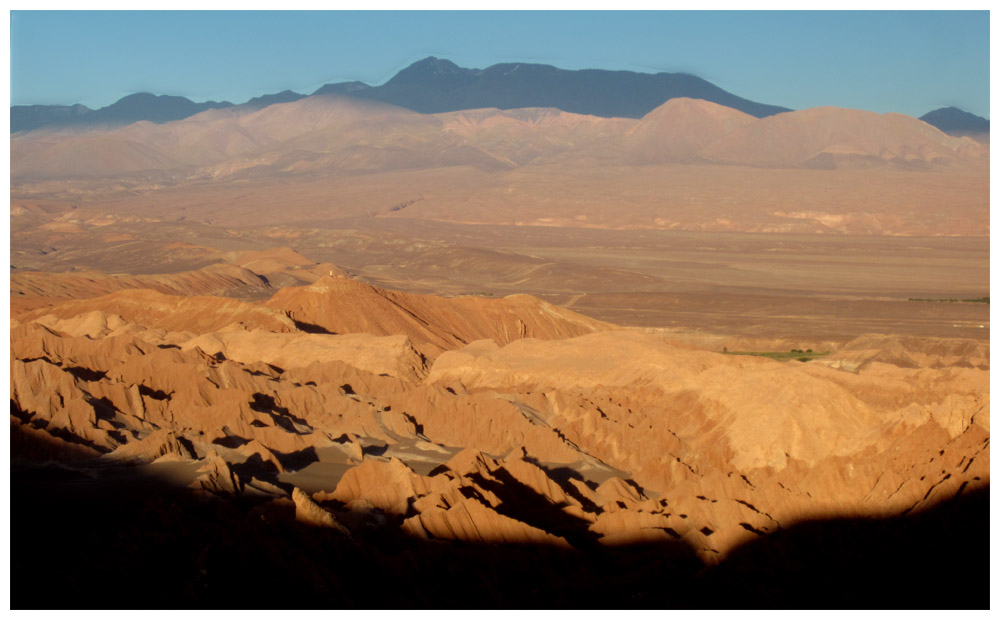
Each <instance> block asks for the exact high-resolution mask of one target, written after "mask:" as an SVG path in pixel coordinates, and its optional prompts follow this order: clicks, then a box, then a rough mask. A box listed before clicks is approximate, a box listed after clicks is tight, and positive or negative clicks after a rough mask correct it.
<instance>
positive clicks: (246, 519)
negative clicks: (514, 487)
mask: <svg viewBox="0 0 1000 620" xmlns="http://www.w3.org/2000/svg"><path fill="white" fill-rule="evenodd" d="M12 443H13V447H14V452H15V455H17V453H18V452H19V451H20V450H26V449H34V450H38V449H41V447H40V446H38V445H37V444H36V443H34V442H32V441H31V440H26V439H25V438H24V437H23V436H22V435H20V434H19V433H18V432H17V430H16V429H14V433H13V437H12ZM26 444H27V445H26ZM29 445H30V448H29ZM15 458H16V457H15ZM11 482H12V487H11V500H12V503H13V505H15V506H18V510H17V511H15V512H14V513H13V515H12V517H13V518H12V522H11V531H12V534H13V536H12V563H11V593H12V599H11V602H12V607H14V608H20V609H25V608H28V609H31V608H119V609H121V608H177V607H181V608H183V607H213V608H214V607H223V608H302V607H321V608H372V607H374V608H418V609H420V608H428V607H430V608H666V609H670V608H883V607H884V608H897V609H908V608H925V609H926V608H963V609H964V608H978V609H982V608H986V607H988V606H989V545H988V544H987V543H986V541H985V540H982V539H981V537H979V536H975V535H974V534H972V533H974V532H981V533H985V532H988V528H989V491H988V487H980V488H979V489H976V490H966V491H965V492H963V493H960V494H958V495H956V496H955V497H953V498H950V499H947V500H944V501H943V502H941V503H939V504H937V505H935V506H933V507H930V508H928V509H926V510H924V511H921V512H918V513H915V514H909V515H906V516H901V517H892V518H881V519H876V518H860V519H857V518H856V519H846V518H842V519H832V520H822V519H820V520H809V521H804V522H800V523H795V524H790V525H789V526H788V527H787V528H786V529H784V530H782V531H780V532H778V533H775V534H772V535H770V536H767V537H765V538H762V539H759V540H756V541H753V542H750V543H747V544H745V545H743V546H741V547H739V548H737V549H736V550H734V551H733V553H732V554H730V555H729V556H728V557H727V558H726V559H725V560H724V561H722V562H721V563H719V564H716V565H713V566H711V567H708V568H706V567H705V565H704V564H703V563H702V562H701V561H700V560H699V559H698V558H697V556H696V554H695V553H694V552H693V550H692V549H690V548H689V547H688V546H687V545H686V544H685V543H684V542H682V541H672V542H666V541H664V542H636V543H630V544H624V545H620V546H614V547H604V546H601V545H599V544H596V543H594V542H591V543H590V544H586V545H581V546H579V547H576V548H565V547H561V546H557V545H552V544H545V543H520V544H518V543H506V544H483V543H481V542H468V543H463V544H448V543H441V542H436V541H428V540H426V539H424V538H421V537H414V536H412V535H409V534H407V533H405V532H403V531H402V530H400V529H399V527H398V526H399V519H398V518H396V519H392V518H385V517H384V516H383V517H382V518H379V519H376V518H373V516H372V514H371V513H366V512H361V513H350V512H347V513H340V518H341V519H342V520H343V521H345V522H356V523H360V524H361V525H360V526H358V527H356V528H354V529H352V531H351V533H350V535H349V536H348V535H345V534H343V533H341V532H339V531H335V530H333V529H331V528H329V527H322V526H316V525H312V524H308V523H302V522H300V521H296V519H295V515H296V509H295V506H294V505H292V504H291V502H287V503H285V504H278V505H275V504H273V502H268V501H267V500H262V499H259V498H256V499H250V498H242V499H240V498H225V497H204V496H200V495H199V494H196V493H194V492H192V491H191V490H190V489H185V488H183V487H179V486H172V485H170V484H169V483H168V482H165V481H163V480H162V479H160V478H158V477H155V476H152V475H149V474H139V473H137V472H136V471H134V470H130V471H127V472H122V471H115V470H114V469H111V470H108V471H104V472H102V473H101V474H99V475H98V476H97V477H96V478H89V477H87V476H86V475H84V474H81V473H80V472H79V471H77V470H74V469H69V468H65V467H62V466H60V465H56V464H50V465H48V466H37V465H34V466H28V465H24V464H22V463H21V462H19V461H18V460H15V466H14V471H13V473H12V478H11ZM524 504H525V505H524V506H522V509H523V510H529V511H530V510H531V508H532V504H534V508H535V509H537V510H539V512H542V511H543V510H544V506H545V505H546V503H545V500H544V498H541V497H535V498H534V499H532V498H531V497H526V498H524ZM562 520H563V521H566V522H567V523H565V524H563V526H564V527H572V524H571V523H569V522H570V521H572V517H568V516H563V518H562ZM29 533H31V534H33V535H32V536H28V535H27V534H29ZM54 558H57V559H56V560H54ZM920 582H930V584H932V585H929V586H928V587H927V588H924V589H922V590H921V592H920V595H919V596H914V595H913V592H912V590H911V587H912V584H913V583H920ZM53 592H58V593H59V596H58V598H53V597H52V593H53Z"/></svg>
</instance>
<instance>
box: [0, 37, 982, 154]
mask: <svg viewBox="0 0 1000 620" xmlns="http://www.w3.org/2000/svg"><path fill="white" fill-rule="evenodd" d="M312 94H313V95H341V96H347V97H351V98H355V99H363V100H369V101H381V102H384V103H390V104H393V105H396V106H399V107H403V108H407V109H409V110H413V111H415V112H421V113H424V114H433V113H440V112H453V111H457V110H472V109H479V108H499V109H501V110H510V109H518V108H556V109H559V110H563V111H565V112H573V113H576V114H588V115H592V116H600V117H606V118H613V117H617V118H634V119H638V118H642V117H644V116H645V115H646V114H648V113H649V112H651V111H652V110H653V109H655V108H657V107H658V106H660V105H662V104H663V103H664V102H666V101H669V100H671V99H676V98H691V99H701V100H704V101H710V102H713V103H717V104H719V105H722V106H725V107H727V108H732V109H734V110H739V111H741V112H744V113H746V114H749V115H750V116H753V117H756V118H765V117H768V116H772V115H774V114H779V113H781V112H788V111H790V110H789V108H784V107H781V106H776V105H768V104H763V103H757V102H754V101H750V100H748V99H744V98H742V97H738V96H736V95H734V94H732V93H729V92H727V91H725V90H722V89H721V88H719V87H717V86H715V85H714V84H711V83H710V82H707V81H705V80H703V79H701V78H699V77H696V76H693V75H689V74H685V73H637V72H634V71H606V70H600V69H584V70H579V71H570V70H565V69H558V68H556V67H553V66H550V65H542V64H531V63H504V64H497V65H493V66H491V67H487V68H486V69H465V68H463V67H459V66H458V65H456V64H455V63H453V62H451V61H449V60H444V59H440V58H435V57H433V56H431V57H428V58H425V59H423V60H420V61H417V62H415V63H413V64H412V65H410V66H409V67H407V68H405V69H403V70H402V71H400V72H399V73H397V74H396V75H395V76H394V77H393V78H392V79H390V80H389V81H388V82H386V83H385V84H382V85H381V86H369V85H368V84H365V83H363V82H339V83H336V84H326V85H324V86H322V87H321V88H319V89H318V90H316V92H314V93H312ZM308 96H310V95H304V94H300V93H296V92H293V91H290V90H286V91H283V92H280V93H275V94H269V95H262V96H260V97H254V98H253V99H250V100H249V101H247V102H246V103H242V104H238V105H237V104H233V103H230V102H228V101H218V102H217V101H207V102H204V103H195V102H193V101H191V100H189V99H186V98H184V97H175V96H169V95H151V94H149V93H138V94H134V95H128V96H127V97H124V98H122V99H120V100H119V101H117V102H115V103H113V104H112V105H109V106H107V107H104V108H100V109H98V110H92V109H90V108H88V107H86V106H84V105H80V104H77V105H72V106H59V105H52V106H45V105H27V106H12V107H11V109H10V130H11V132H12V133H13V132H18V131H30V130H33V129H39V128H42V127H69V126H77V127H87V126H105V127H115V126H121V125H128V124H130V123H134V122H136V121H150V122H153V123H165V122H168V121H175V120H182V119H185V118H188V117H190V116H193V115H195V114H198V113H200V112H204V111H205V110H210V109H224V108H233V109H236V110H241V111H248V110H254V109H261V108H265V107H267V106H269V105H272V104H275V103H291V102H293V101H298V100H300V99H304V98H305V97H308ZM921 120H923V121H925V122H927V123H929V124H931V125H933V126H935V127H937V128H938V129H940V130H942V131H944V132H945V133H949V134H951V135H959V136H965V135H981V134H988V133H989V121H988V120H986V119H984V118H981V117H978V116H975V115H974V114H969V113H968V112H963V111H962V110H959V109H957V108H942V109H940V110H934V111H933V112H929V113H928V114H925V115H924V116H923V117H921Z"/></svg>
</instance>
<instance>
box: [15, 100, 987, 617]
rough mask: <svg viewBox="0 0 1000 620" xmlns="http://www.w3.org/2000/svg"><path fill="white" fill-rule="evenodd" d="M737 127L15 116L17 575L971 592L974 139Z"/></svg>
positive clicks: (820, 602) (507, 601) (540, 603)
mask: <svg viewBox="0 0 1000 620" xmlns="http://www.w3.org/2000/svg"><path fill="white" fill-rule="evenodd" d="M745 116H746V115H742V116H741V113H738V112H735V111H732V110H727V109H725V108H721V107H720V106H715V105H714V104H706V103H705V102H694V101H691V100H683V101H673V102H668V104H665V105H664V106H663V107H661V108H658V109H657V110H654V111H653V112H651V113H650V115H648V116H647V117H646V118H644V119H640V120H638V121H635V120H630V119H597V118H595V117H582V116H580V115H570V114H566V113H563V112H558V111H553V110H550V111H545V110H542V111H539V110H521V111H517V110H515V111H505V112H501V111H496V110H485V111H465V112H457V113H448V114H437V115H420V114H416V113H412V112H408V111H405V110H401V109H399V108H392V107H391V106H382V105H381V104H379V105H360V104H356V103H347V102H345V101H344V100H340V99H336V98H323V97H313V98H309V99H304V100H302V101H299V102H295V103H292V104H282V105H276V106H271V107H269V108H265V109H264V110H261V111H259V112H254V113H253V114H247V115H243V116H233V115H229V116H227V115H224V114H220V113H219V112H218V111H209V112H206V113H203V114H202V115H198V116H197V117H193V118H192V119H187V120H185V121H177V122H173V123H167V124H164V125H152V124H150V123H138V124H136V125H132V126H129V127H126V128H123V129H118V130H113V131H86V132H76V133H73V132H62V133H60V132H41V131H40V132H29V133H26V134H17V135H15V136H14V137H12V188H11V207H12V209H11V230H12V236H11V246H12V247H11V271H10V274H11V275H10V294H11V448H12V467H13V473H12V499H13V500H14V508H12V533H13V532H18V533H19V534H20V533H24V534H25V536H15V537H14V544H13V549H12V589H13V591H14V592H15V594H14V598H13V599H12V601H13V602H14V603H15V606H27V607H31V606H36V605H41V606H47V603H46V602H45V601H47V600H48V599H43V598H40V597H44V596H46V592H48V591H52V590H54V591H58V592H60V593H61V595H62V596H65V597H66V598H65V600H64V602H59V601H56V602H54V603H51V604H52V605H54V606H63V605H66V606H73V607H75V606H84V607H87V606H98V607H104V606H110V607H119V606H121V607H128V606H135V605H138V606H154V607H155V606H167V607H176V606H181V607H185V606H199V607H200V606H212V607H214V606H226V607H272V606H273V607H334V608H351V607H405V608H412V607H469V606H471V607H735V608H754V607H792V608H796V607H857V606H862V607H869V606H871V607H903V608H911V607H914V606H916V607H987V606H988V586H987V585H986V584H987V582H988V577H989V564H988V562H989V552H988V544H987V543H988V533H989V529H988V527H989V526H988V520H989V511H988V504H989V498H988V493H989V391H990V390H989V328H990V322H989V304H988V297H989V208H988V207H989V205H988V186H989V176H988V156H989V154H988V147H986V146H984V145H982V144H979V143H974V142H972V141H971V140H967V139H957V138H950V137H948V136H944V134H941V133H940V132H937V131H936V130H934V129H933V128H930V127H929V126H926V125H925V124H923V123H921V122H919V121H916V120H915V119H910V118H909V117H902V116H901V115H871V114H870V113H862V112H859V111H841V110H836V109H832V108H822V109H817V110H812V111H802V112H794V113H787V114H782V115H778V116H775V117H772V118H770V119H764V120H760V121H758V120H756V119H752V118H750V117H747V118H743V117H745ZM782 117H784V118H782ZM678 127H683V128H686V129H685V130H684V131H678V130H677V128H678ZM983 299H985V300H986V301H985V302H984V301H981V300H983ZM949 300H952V301H949ZM976 300H979V301H976ZM793 350H794V351H793ZM737 353H742V355H737ZM750 353H753V355H750ZM760 354H768V355H760ZM28 534H32V535H30V536H29V535H28ZM54 556H58V557H60V558H64V561H60V562H59V563H58V567H57V568H56V569H52V568H51V566H50V564H51V560H50V558H52V557H54ZM43 572H45V573H46V574H48V575H49V577H47V578H46V579H45V580H40V579H36V578H35V575H39V574H42V573H43ZM918 582H919V583H928V582H930V583H933V584H934V587H929V586H928V587H927V588H926V592H925V594H923V595H922V597H920V598H918V599H915V598H914V597H913V593H912V591H911V590H912V584H913V583H918ZM255 584H259V585H255ZM904 585H906V586H907V587H903V586H904ZM110 592H114V594H113V595H112V594H110ZM373 597H374V598H373ZM40 601H41V602H40Z"/></svg>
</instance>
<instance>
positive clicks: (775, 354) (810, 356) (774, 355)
mask: <svg viewBox="0 0 1000 620" xmlns="http://www.w3.org/2000/svg"><path fill="white" fill-rule="evenodd" d="M722 352H723V353H725V354H726V355H755V356H757V357H767V358H770V359H772V360H778V361H779V362H787V361H790V360H796V361H799V362H808V361H811V360H814V359H816V358H817V357H823V356H825V355H830V351H823V352H815V351H813V350H812V349H806V350H804V351H803V350H802V349H792V350H790V351H787V352H786V351H729V350H727V349H723V350H722Z"/></svg>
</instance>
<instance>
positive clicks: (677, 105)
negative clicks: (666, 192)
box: [622, 97, 757, 164]
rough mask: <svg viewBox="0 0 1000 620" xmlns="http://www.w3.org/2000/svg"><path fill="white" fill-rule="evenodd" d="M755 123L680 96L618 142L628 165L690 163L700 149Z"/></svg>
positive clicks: (728, 110) (722, 108) (745, 116)
mask: <svg viewBox="0 0 1000 620" xmlns="http://www.w3.org/2000/svg"><path fill="white" fill-rule="evenodd" d="M756 121H757V119H756V118H754V117H753V116H750V115H749V114H744V113H743V112H740V111H739V110H734V109H732V108H727V107H725V106H721V105H719V104H717V103H711V102H709V101H702V100H700V99H688V98H684V97H681V98H677V99H671V100H670V101H668V102H666V103H664V104H663V105H661V106H660V107H658V108H656V109H655V110H653V111H651V112H650V113H649V114H647V115H646V116H644V117H642V119H641V120H640V121H639V122H638V123H637V124H636V125H635V126H634V127H632V128H631V129H629V130H628V132H627V133H626V134H625V137H624V138H623V139H622V143H623V145H624V149H625V151H626V153H627V157H628V158H629V161H631V162H632V163H638V164H654V163H672V162H684V161H692V160H695V159H696V158H697V155H698V153H699V152H700V151H701V150H702V149H703V148H704V147H706V146H708V145H709V144H711V143H712V142H715V141H716V140H718V139H720V138H722V137H723V136H725V135H728V134H730V133H732V132H733V131H736V130H737V129H740V128H742V127H745V126H747V125H750V124H752V123H754V122H756Z"/></svg>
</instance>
